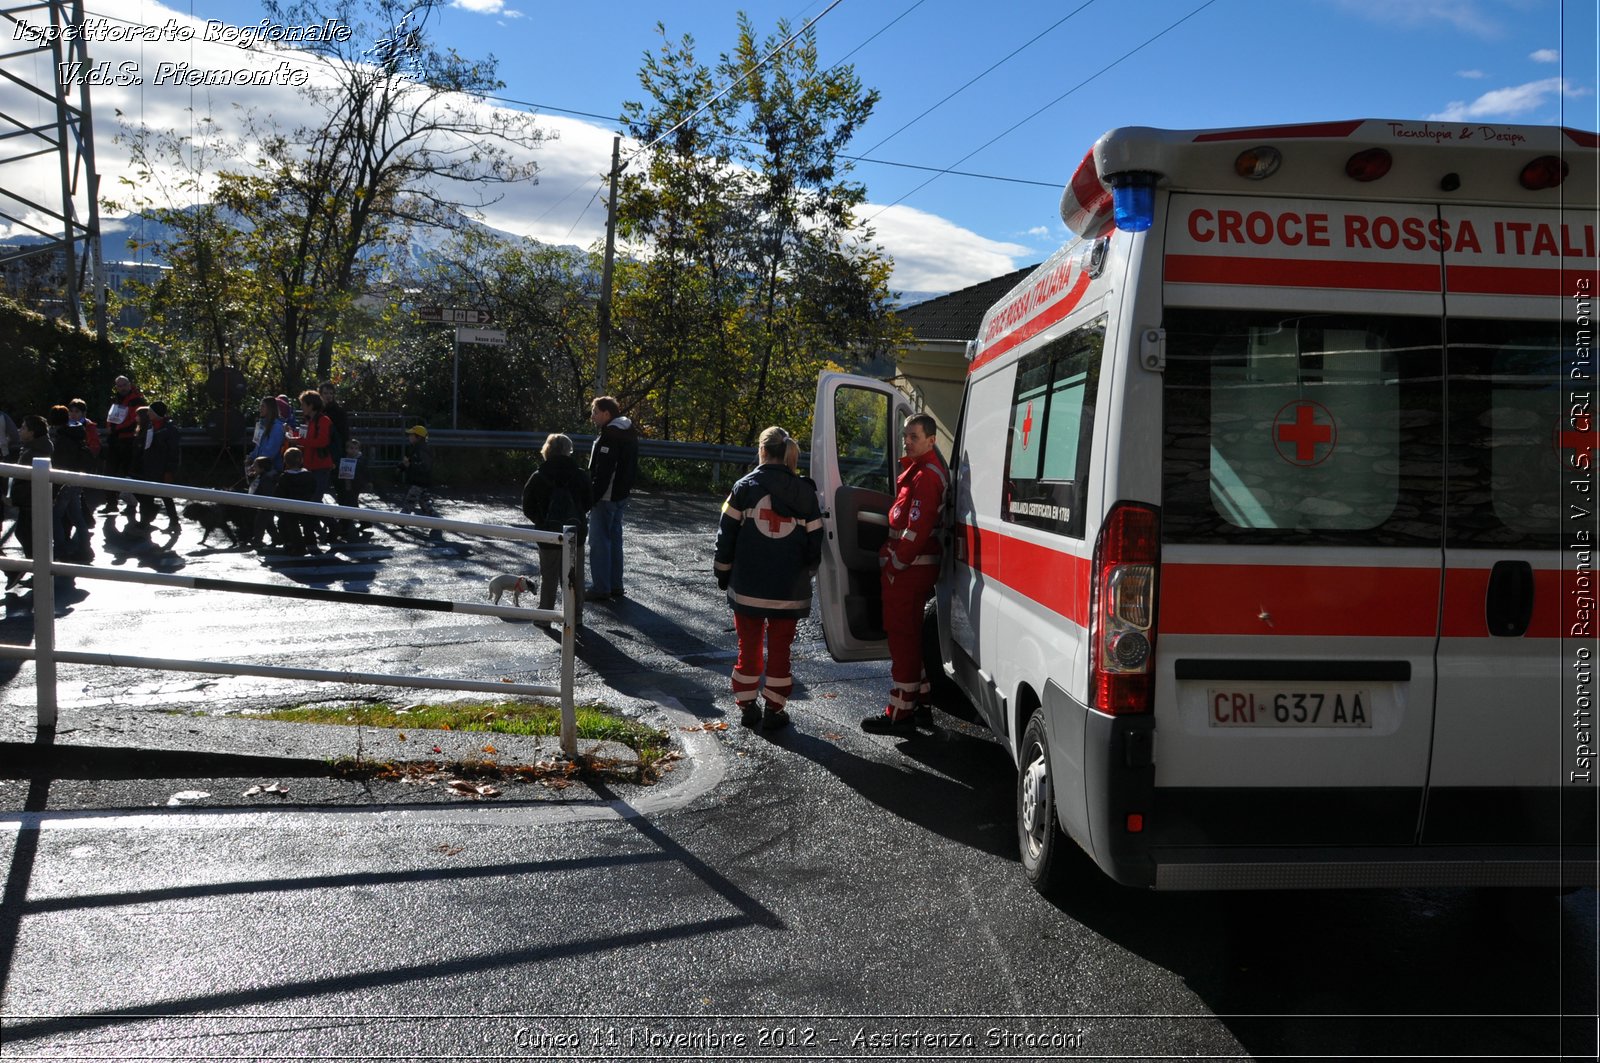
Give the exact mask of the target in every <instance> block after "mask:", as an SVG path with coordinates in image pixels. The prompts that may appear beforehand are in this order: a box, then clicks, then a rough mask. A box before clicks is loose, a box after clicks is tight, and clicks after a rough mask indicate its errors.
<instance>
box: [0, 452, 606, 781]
mask: <svg viewBox="0 0 1600 1063" xmlns="http://www.w3.org/2000/svg"><path fill="white" fill-rule="evenodd" d="M6 477H11V478H13V479H19V480H28V481H31V482H30V485H29V490H30V492H31V494H30V499H29V501H30V503H31V506H32V512H31V514H30V518H31V522H32V533H33V558H32V560H27V559H18V558H11V557H0V571H3V572H31V573H32V574H33V645H32V646H31V647H29V646H0V658H9V659H12V660H18V659H20V660H31V661H33V662H34V674H35V684H36V686H37V688H38V700H39V705H38V714H39V729H40V730H41V731H54V730H55V727H56V664H57V663H62V664H91V665H107V666H111V667H121V668H148V669H152V670H156V671H163V672H202V673H206V674H209V675H248V676H263V677H267V678H273V679H309V680H315V681H319V682H331V683H362V684H367V685H373V686H394V687H420V688H424V689H429V690H457V691H471V692H478V693H495V694H525V695H528V696H530V697H559V698H560V699H561V751H562V752H563V753H564V754H566V755H567V756H569V757H574V756H576V755H577V752H578V732H577V718H576V714H575V709H574V706H573V699H572V685H573V672H574V666H573V656H574V649H575V642H576V638H575V635H576V628H577V603H578V600H579V596H580V595H581V594H582V593H583V584H582V580H581V576H580V574H579V572H578V567H579V566H578V564H577V561H578V558H576V557H575V556H574V555H575V551H576V548H577V534H576V529H574V528H572V527H570V526H569V527H567V528H566V529H565V530H563V531H560V532H546V531H537V530H535V529H532V528H514V527H511V526H510V525H505V524H477V523H473V522H471V521H464V520H451V519H449V518H448V517H428V516H422V515H420V514H418V515H413V514H409V513H394V512H391V511H389V510H382V509H362V508H359V507H355V506H332V505H327V504H325V503H321V502H299V501H295V500H293V499H287V498H264V497H261V496H259V495H251V494H244V493H242V492H238V491H214V490H210V489H208V488H204V487H182V486H179V485H177V484H163V483H153V482H150V481H145V480H127V479H123V478H121V477H116V476H97V475H94V474H92V473H82V472H68V471H65V470H62V469H52V468H51V467H50V460H49V459H48V458H35V459H34V461H33V464H32V465H31V466H28V465H6V464H0V480H4V479H5V478H6ZM53 483H54V484H62V485H65V486H77V487H94V488H100V489H103V490H107V491H111V492H123V491H131V492H133V493H135V494H145V495H155V496H158V497H166V498H183V499H189V500H191V501H197V502H216V503H221V504H224V505H230V506H240V507H243V508H245V509H251V510H256V509H261V510H269V511H272V512H278V513H299V514H304V515H307V516H315V517H325V518H344V519H347V520H361V521H367V522H370V523H377V524H399V525H409V526H414V527H419V528H436V529H438V530H440V531H453V532H459V533H461V534H465V535H475V536H483V537H487V538H493V539H511V540H515V541H517V542H527V543H536V544H537V543H542V544H546V545H554V544H557V543H559V544H560V545H561V572H562V573H563V574H564V575H563V578H562V594H561V608H560V609H522V608H517V607H515V606H505V605H485V604H484V603H482V602H457V601H451V600H443V599H429V598H411V597H401V596H397V595H381V594H371V593H367V592H361V591H335V590H323V589H320V588H308V587H297V586H282V587H275V586H271V585H262V584H258V583H246V582H243V581H238V580H225V579H213V578H208V577H199V576H181V575H170V574H166V573H158V572H143V571H130V570H126V569H106V568H97V567H95V566H93V565H69V564H62V563H59V562H57V561H56V560H55V544H54V542H53V538H52V525H53V521H52V509H53V507H52V501H53V500H52V498H51V490H50V486H51V484H53ZM57 575H61V576H73V577H80V578H85V579H104V580H116V581H121V582H128V583H149V584H156V585H159V586H166V587H185V588H190V589H195V590H215V591H232V592H236V593H242V594H264V595H268V596H271V597H286V598H302V599H304V598H311V599H315V600H322V601H341V602H354V603H356V604H360V605H367V606H374V607H386V608H401V609H425V610H431V611H440V612H444V611H447V612H456V613H475V614H479V615H483V616H500V617H509V618H512V619H526V620H559V621H561V669H560V682H559V683H558V684H557V685H556V686H541V685H537V684H531V683H502V682H493V683H491V682H484V681H481V680H471V679H445V678H441V677H436V676H433V677H430V676H402V675H388V674H380V673H371V672H350V671H334V670H329V669H318V668H286V667H280V666H275V665H253V664H240V663H235V662H227V661H191V660H175V659H169V658H158V657H144V656H136V655H125V654H108V653H80V652H76V651H70V650H68V651H63V650H57V649H56V631H55V614H56V609H55V577H56V576H57ZM539 575H540V578H541V579H543V578H544V573H543V572H542V571H541V572H540V574H539Z"/></svg>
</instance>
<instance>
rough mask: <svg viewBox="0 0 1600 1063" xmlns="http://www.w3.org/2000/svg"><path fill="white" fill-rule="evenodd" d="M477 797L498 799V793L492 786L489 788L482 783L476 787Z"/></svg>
mask: <svg viewBox="0 0 1600 1063" xmlns="http://www.w3.org/2000/svg"><path fill="white" fill-rule="evenodd" d="M478 796H479V797H499V796H500V791H499V790H497V789H495V788H494V787H493V786H490V785H489V784H488V783H484V784H482V785H481V786H479V787H478Z"/></svg>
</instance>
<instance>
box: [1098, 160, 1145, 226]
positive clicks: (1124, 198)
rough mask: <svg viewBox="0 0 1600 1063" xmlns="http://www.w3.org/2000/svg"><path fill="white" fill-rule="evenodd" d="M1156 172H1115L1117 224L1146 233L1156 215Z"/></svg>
mask: <svg viewBox="0 0 1600 1063" xmlns="http://www.w3.org/2000/svg"><path fill="white" fill-rule="evenodd" d="M1156 177H1157V175H1156V174H1153V173H1148V172H1145V171H1143V170H1129V171H1127V172H1126V173H1114V174H1111V175H1110V176H1109V177H1108V178H1107V180H1109V181H1110V182H1111V209H1112V216H1113V217H1114V218H1115V219H1116V222H1117V228H1119V229H1121V230H1122V231H1123V232H1125V233H1142V232H1144V231H1145V230H1146V229H1148V228H1150V224H1151V223H1152V222H1154V221H1155V217H1156Z"/></svg>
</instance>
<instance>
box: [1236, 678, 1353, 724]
mask: <svg viewBox="0 0 1600 1063" xmlns="http://www.w3.org/2000/svg"><path fill="white" fill-rule="evenodd" d="M1372 708H1373V704H1372V692H1371V691H1370V690H1359V689H1356V688H1353V687H1339V688H1332V687H1318V688H1315V689H1301V690H1283V689H1277V690H1231V689H1212V690H1208V691H1206V715H1207V718H1208V719H1209V721H1210V723H1211V726H1212V727H1371V726H1372Z"/></svg>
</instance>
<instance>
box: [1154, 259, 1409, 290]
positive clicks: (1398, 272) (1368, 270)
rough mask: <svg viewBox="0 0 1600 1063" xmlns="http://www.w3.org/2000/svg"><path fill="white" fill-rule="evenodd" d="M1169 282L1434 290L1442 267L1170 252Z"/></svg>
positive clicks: (1406, 263)
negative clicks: (1173, 253) (1171, 253)
mask: <svg viewBox="0 0 1600 1063" xmlns="http://www.w3.org/2000/svg"><path fill="white" fill-rule="evenodd" d="M1165 279H1166V281H1167V283H1169V284H1243V285H1248V286H1250V287H1266V288H1354V289H1366V290H1371V291H1389V292H1436V291H1438V290H1439V267H1438V266H1437V265H1428V264H1425V263H1420V262H1340V261H1321V260H1317V259H1296V258H1258V257H1254V256H1247V255H1239V256H1233V255H1168V256H1167V259H1166V272H1165Z"/></svg>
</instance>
